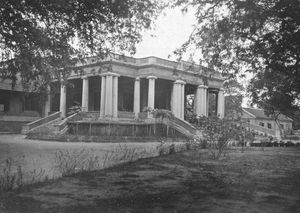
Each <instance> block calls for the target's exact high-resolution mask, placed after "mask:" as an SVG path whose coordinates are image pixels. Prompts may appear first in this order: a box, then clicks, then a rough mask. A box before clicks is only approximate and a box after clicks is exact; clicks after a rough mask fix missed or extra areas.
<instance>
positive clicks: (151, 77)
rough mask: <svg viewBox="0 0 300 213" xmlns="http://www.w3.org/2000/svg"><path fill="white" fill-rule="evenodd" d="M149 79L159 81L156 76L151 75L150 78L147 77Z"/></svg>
mask: <svg viewBox="0 0 300 213" xmlns="http://www.w3.org/2000/svg"><path fill="white" fill-rule="evenodd" d="M147 79H157V77H156V76H154V75H149V76H148V77H147Z"/></svg>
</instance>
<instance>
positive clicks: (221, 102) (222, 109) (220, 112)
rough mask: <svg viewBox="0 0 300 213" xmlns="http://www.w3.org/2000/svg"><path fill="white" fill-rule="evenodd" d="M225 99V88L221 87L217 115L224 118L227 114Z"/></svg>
mask: <svg viewBox="0 0 300 213" xmlns="http://www.w3.org/2000/svg"><path fill="white" fill-rule="evenodd" d="M224 102H225V99H224V90H223V89H222V88H221V89H220V90H219V93H218V104H217V105H218V108H217V115H218V116H219V118H221V119H222V118H224V114H225V103H224Z"/></svg>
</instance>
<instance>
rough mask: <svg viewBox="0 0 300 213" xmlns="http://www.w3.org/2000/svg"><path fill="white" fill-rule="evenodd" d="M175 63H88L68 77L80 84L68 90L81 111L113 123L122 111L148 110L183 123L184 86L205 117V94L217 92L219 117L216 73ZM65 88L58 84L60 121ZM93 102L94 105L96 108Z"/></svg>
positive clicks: (111, 60) (220, 100) (135, 113)
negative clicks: (164, 112)
mask: <svg viewBox="0 0 300 213" xmlns="http://www.w3.org/2000/svg"><path fill="white" fill-rule="evenodd" d="M178 64H179V63H177V62H172V61H168V60H164V59H160V58H156V57H148V58H142V59H135V58H130V57H124V56H122V57H120V56H119V55H113V56H112V58H108V59H105V60H101V61H97V60H96V59H95V60H94V61H93V60H91V59H88V60H87V61H86V64H80V65H78V66H79V67H80V66H81V67H82V69H83V74H81V75H78V74H76V73H72V74H71V75H70V79H73V80H74V79H76V81H77V82H80V83H78V85H79V86H78V85H77V88H75V87H73V88H72V89H76V90H77V91H78V94H81V98H80V100H79V102H80V104H81V109H82V111H83V112H88V111H97V110H99V118H98V119H118V118H119V117H120V113H121V112H127V113H132V115H133V117H135V118H138V117H139V114H140V113H141V112H143V111H144V109H145V107H147V108H148V109H166V110H170V111H172V113H173V114H174V116H176V117H177V118H179V119H182V120H183V119H184V118H185V111H186V101H187V100H186V97H187V96H186V93H187V91H186V85H187V84H188V85H191V86H192V87H193V88H194V89H193V90H194V96H193V97H194V104H193V112H194V113H195V114H196V115H197V116H208V111H209V109H208V103H209V93H210V92H212V91H213V92H214V93H215V94H216V95H215V99H216V100H215V101H216V114H217V115H218V116H219V117H220V118H223V117H224V91H223V89H222V85H223V79H222V77H221V75H220V74H219V73H217V72H214V71H213V70H209V69H208V68H205V67H201V66H199V65H192V66H194V69H193V70H192V71H191V70H189V66H188V65H189V64H188V62H181V64H180V66H179V65H178ZM103 67H106V68H107V69H103ZM195 69H196V70H197V71H195ZM104 70H105V71H104ZM207 76H209V77H208V78H209V81H208V83H203V82H204V81H203V78H204V77H205V78H207ZM71 81H72V80H71ZM69 89H70V88H68V86H67V85H66V84H61V86H60V93H59V94H60V98H59V100H60V101H59V110H60V112H61V115H62V117H66V116H67V110H68V108H69V107H70V102H68V103H67V97H68V98H70V97H69ZM79 90H80V91H79ZM49 97H51V96H49ZM95 101H96V102H98V103H97V104H95ZM50 102H51V101H50V100H49V103H50ZM71 103H72V101H71ZM97 106H98V107H97ZM47 107H48V108H49V106H47ZM48 111H49V109H48ZM50 111H51V110H50Z"/></svg>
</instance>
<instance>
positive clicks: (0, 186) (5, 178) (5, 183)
mask: <svg viewBox="0 0 300 213" xmlns="http://www.w3.org/2000/svg"><path fill="white" fill-rule="evenodd" d="M22 184H23V172H22V168H21V166H18V167H17V171H13V160H12V159H11V158H7V159H6V160H5V165H4V167H3V169H2V172H1V175H0V191H9V190H12V189H13V188H14V187H20V186H22Z"/></svg>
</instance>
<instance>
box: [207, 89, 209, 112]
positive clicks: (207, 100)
mask: <svg viewBox="0 0 300 213" xmlns="http://www.w3.org/2000/svg"><path fill="white" fill-rule="evenodd" d="M208 111H209V91H208V88H207V91H206V116H207V117H208Z"/></svg>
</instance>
